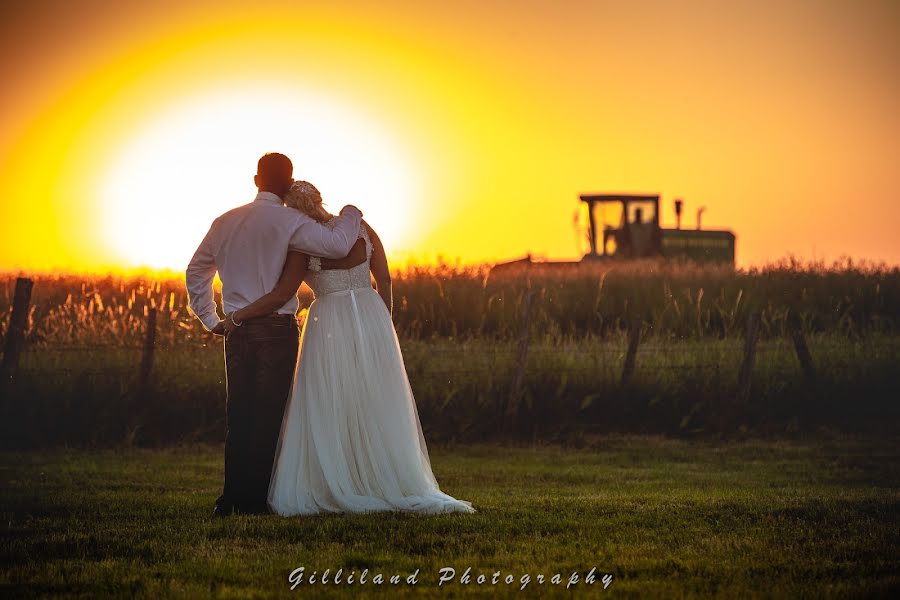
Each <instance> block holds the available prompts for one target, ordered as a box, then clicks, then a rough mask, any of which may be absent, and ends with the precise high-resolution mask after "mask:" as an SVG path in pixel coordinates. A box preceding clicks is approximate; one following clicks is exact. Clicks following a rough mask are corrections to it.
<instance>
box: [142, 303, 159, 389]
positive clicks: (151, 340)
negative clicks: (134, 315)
mask: <svg viewBox="0 0 900 600" xmlns="http://www.w3.org/2000/svg"><path fill="white" fill-rule="evenodd" d="M155 350H156V309H155V308H151V309H148V311H147V331H146V333H145V335H144V349H143V352H142V353H141V380H140V392H141V395H142V396H143V395H145V394H146V393H147V389H148V386H149V384H150V374H151V373H152V372H153V354H154V352H155Z"/></svg>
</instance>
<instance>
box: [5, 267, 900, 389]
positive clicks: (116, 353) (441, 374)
mask: <svg viewBox="0 0 900 600" xmlns="http://www.w3.org/2000/svg"><path fill="white" fill-rule="evenodd" d="M30 287H31V284H30V282H29V280H27V279H20V280H19V281H18V282H17V286H16V292H15V299H14V306H13V310H12V313H11V315H10V321H9V327H8V334H7V335H6V336H5V338H6V339H5V350H4V357H3V380H2V383H3V384H4V385H5V384H6V383H7V382H8V381H10V380H11V379H12V378H13V376H14V375H15V374H16V373H18V374H19V375H28V376H36V375H44V376H46V375H47V374H48V370H49V372H53V373H59V374H78V373H81V374H89V373H95V374H110V375H126V376H127V375H129V374H134V375H135V376H137V377H139V378H140V381H141V385H142V386H145V385H147V384H148V382H149V379H150V377H151V375H152V374H153V373H154V372H155V374H156V376H164V377H174V376H181V375H189V374H197V373H207V374H217V375H219V376H221V375H222V374H224V369H223V368H222V363H221V362H220V361H221V354H222V350H223V345H222V341H221V339H215V338H212V337H209V338H208V341H206V340H203V339H202V338H197V337H194V336H193V334H191V336H190V337H188V338H187V339H185V340H183V341H182V342H179V341H178V340H176V339H175V338H170V336H167V338H166V339H161V338H160V337H159V336H158V332H157V313H158V312H159V311H158V309H157V308H155V307H150V308H146V307H145V310H144V313H145V322H144V327H143V329H144V331H143V332H142V338H143V339H141V336H140V335H135V334H136V333H139V332H136V331H130V332H129V335H128V338H127V339H126V340H123V341H122V343H116V342H114V341H109V340H104V341H97V342H96V343H95V342H90V343H88V342H80V343H54V342H53V341H52V340H48V339H37V340H31V341H30V342H29V341H28V340H26V336H25V331H26V327H27V316H28V315H29V314H30V313H31V312H32V311H31V310H30V309H29V301H30ZM532 295H533V293H532V292H528V294H526V296H525V298H524V301H523V303H522V312H521V314H520V327H519V329H520V332H519V335H518V339H504V340H496V341H490V340H486V341H485V340H481V341H480V342H479V343H477V344H475V345H474V346H473V347H470V344H471V341H470V340H466V339H462V340H459V339H457V340H455V341H450V340H448V339H441V340H434V341H433V342H428V341H424V340H404V341H401V346H407V350H410V351H409V352H407V350H404V354H405V356H406V359H407V361H406V362H407V367H408V370H409V371H410V375H411V379H412V378H414V379H417V380H420V381H426V380H428V381H436V380H439V379H447V378H453V377H462V376H468V377H472V376H486V377H507V376H509V373H512V376H511V377H512V380H513V385H512V388H513V391H511V394H512V395H515V394H520V393H521V387H522V385H523V382H524V379H525V378H526V377H527V376H528V374H529V373H532V372H540V373H543V374H545V373H550V374H551V375H553V376H559V377H563V376H567V375H572V376H583V375H586V374H589V373H600V372H605V373H610V372H618V373H620V374H621V375H620V380H621V382H622V383H626V382H627V381H628V380H629V379H630V378H631V377H632V376H633V374H634V372H635V371H637V372H639V373H671V372H676V371H681V372H687V371H712V372H714V373H716V376H717V377H721V376H722V372H728V373H730V372H731V371H734V370H737V371H738V372H739V378H738V385H739V387H741V388H743V389H747V388H748V387H749V381H750V379H751V376H752V372H753V371H754V370H760V369H761V370H764V371H765V372H767V373H778V374H790V373H794V374H796V373H800V374H801V375H802V376H803V377H805V378H806V379H807V380H809V381H810V382H814V380H815V379H816V376H817V375H816V365H815V363H814V361H813V358H812V356H813V355H812V353H811V352H810V350H809V343H808V341H807V339H806V335H805V333H804V330H803V329H802V328H801V327H798V328H796V329H794V330H792V331H791V333H790V337H788V338H768V339H760V324H761V313H760V312H754V313H751V315H750V317H749V318H748V320H747V324H746V328H745V330H744V332H743V337H742V338H729V339H724V340H722V339H710V340H708V343H707V342H705V341H704V340H702V339H690V340H683V341H679V340H671V339H668V338H665V341H663V339H661V338H659V337H657V336H650V337H649V338H648V339H644V336H645V335H646V334H647V331H646V327H645V326H644V323H643V322H642V321H641V319H639V318H635V319H632V320H631V321H630V322H629V328H628V331H627V332H626V335H619V336H612V337H610V338H585V339H584V340H572V341H570V340H563V341H561V340H559V339H551V340H549V341H548V340H547V339H545V338H542V337H541V335H540V332H535V331H533V330H534V329H536V327H534V326H533V318H532V317H533V314H532V302H531V298H532ZM32 308H33V307H32ZM107 333H108V332H107ZM686 347H689V348H688V350H693V352H689V351H686ZM865 350H866V352H867V353H868V354H869V355H871V354H872V353H873V352H874V353H878V352H881V351H886V352H892V353H896V351H897V346H896V345H895V344H891V343H883V342H875V343H867V344H866V346H865ZM169 351H171V353H172V354H178V356H177V358H176V360H177V364H176V365H172V364H169V363H170V360H169V359H170V356H168V355H167V354H168V353H169ZM186 353H189V354H190V355H191V356H190V360H182V359H183V358H184V357H185V355H186ZM205 353H208V355H207V356H203V354H205ZM213 353H215V354H216V355H217V356H216V360H215V361H213V360H212V356H213ZM132 354H133V355H134V356H130V355H132ZM791 354H793V356H794V358H792V359H790V362H788V358H787V357H788V356H789V355H791ZM123 355H124V356H123ZM686 355H687V356H690V357H691V358H692V360H683V359H682V360H677V359H679V358H681V357H684V356H686ZM773 356H775V357H779V358H782V357H783V358H785V360H784V361H781V362H780V363H779V364H773V362H772V360H771V357H773ZM73 357H74V359H75V360H77V364H65V363H70V362H71V361H72V358H73ZM20 362H21V363H22V364H21V366H20V364H19V363H20ZM110 362H115V363H118V364H109V363H110ZM36 363H42V364H41V366H36ZM573 363H578V364H573ZM443 364H447V365H448V366H447V367H443ZM828 368H829V369H860V368H864V365H860V364H859V363H851V362H847V361H829V362H828Z"/></svg>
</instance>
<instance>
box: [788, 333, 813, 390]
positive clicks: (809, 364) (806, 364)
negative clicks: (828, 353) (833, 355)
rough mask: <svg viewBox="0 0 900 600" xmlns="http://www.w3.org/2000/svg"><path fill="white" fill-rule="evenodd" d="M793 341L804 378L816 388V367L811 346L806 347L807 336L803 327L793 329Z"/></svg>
mask: <svg viewBox="0 0 900 600" xmlns="http://www.w3.org/2000/svg"><path fill="white" fill-rule="evenodd" d="M791 339H793V340H794V350H795V351H796V352H797V360H799V361H800V368H801V369H803V376H804V377H805V378H806V382H807V383H808V384H809V385H810V386H812V387H815V386H816V367H815V365H814V364H813V359H812V355H811V354H810V353H809V346H807V345H806V336H805V335H804V334H803V329H802V328H801V327H793V328H792V329H791Z"/></svg>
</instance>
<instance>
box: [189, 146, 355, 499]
mask: <svg viewBox="0 0 900 600" xmlns="http://www.w3.org/2000/svg"><path fill="white" fill-rule="evenodd" d="M292 176H293V165H292V164H291V161H290V159H288V157H287V156H284V155H283V154H276V153H269V154H266V155H264V156H263V157H262V158H260V159H259V163H258V164H257V170H256V176H255V177H254V181H255V182H256V186H257V187H258V188H259V193H258V194H257V195H256V198H255V199H254V200H253V202H250V203H248V204H245V205H243V206H239V207H237V208H234V209H232V210H229V211H228V212H226V213H225V214H223V215H221V216H219V217H218V218H217V219H216V220H215V221H213V223H212V226H211V227H210V229H209V232H208V233H207V234H206V237H204V238H203V241H202V242H200V246H199V247H198V248H197V251H196V252H195V253H194V256H193V258H192V259H191V262H190V264H189V265H188V267H187V272H186V286H187V292H188V300H189V305H190V308H191V310H192V311H193V313H194V314H195V315H196V316H197V317H198V318H199V319H200V321H201V322H202V323H203V326H204V327H205V328H206V329H207V330H209V331H211V332H212V333H214V334H216V335H224V333H225V321H224V320H220V319H219V316H218V314H217V313H216V304H215V301H214V300H213V289H212V283H213V278H214V277H215V274H216V272H217V271H218V273H219V278H220V279H221V281H222V304H223V307H222V308H223V312H224V314H225V315H226V317H225V318H226V319H231V314H232V313H233V312H234V311H236V310H238V309H240V308H242V307H244V306H247V305H248V304H250V303H252V302H253V301H254V300H256V299H258V298H259V297H260V296H263V295H265V294H266V293H268V292H270V291H271V290H272V289H273V288H274V287H275V284H276V283H277V282H278V279H279V277H280V275H281V271H282V267H283V266H284V261H285V258H286V257H287V253H288V251H289V250H295V251H299V252H305V253H307V254H311V255H314V256H320V257H324V258H326V259H343V263H342V262H341V261H334V262H332V264H326V261H323V265H322V266H323V268H329V267H330V268H346V267H348V266H353V265H354V264H356V263H358V262H360V261H359V259H358V257H354V256H347V255H348V253H349V252H350V251H351V249H353V250H354V254H357V253H359V250H360V248H361V250H362V252H363V256H362V258H363V260H364V259H365V254H364V253H365V247H364V246H363V245H358V246H355V244H356V242H357V235H358V232H359V225H360V219H361V218H362V213H361V212H360V211H359V209H357V208H356V207H354V206H345V207H344V208H343V209H342V210H341V214H340V216H339V217H338V219H337V220H336V224H335V226H334V227H333V228H332V229H329V228H328V227H325V226H324V225H322V224H320V223H318V222H316V221H314V220H313V219H311V218H310V217H308V216H306V215H304V214H303V213H301V212H299V211H297V210H294V209H292V208H288V207H286V206H284V205H283V204H282V200H281V197H282V196H284V194H285V193H286V192H287V191H288V189H290V187H291V183H292V182H293V179H292ZM344 257H346V258H344ZM298 304H299V301H298V300H297V297H296V296H295V297H293V298H292V299H291V300H289V301H288V303H287V304H285V305H284V306H282V307H281V308H280V309H278V310H277V311H276V312H274V313H272V314H270V315H266V316H264V317H258V318H255V319H248V320H247V321H244V322H234V323H233V324H234V325H235V326H236V329H234V331H233V332H232V333H230V334H229V335H228V336H227V338H226V339H225V372H226V390H227V401H226V402H227V404H226V435H225V484H224V488H223V490H222V495H221V496H219V497H218V499H217V500H216V504H215V508H214V510H213V515H215V516H227V515H230V514H232V513H234V512H238V513H244V514H248V513H249V514H262V513H266V512H269V510H268V505H267V497H268V490H269V479H270V477H271V474H272V465H273V463H274V460H275V452H276V446H277V443H278V435H279V432H280V428H281V419H282V416H283V414H284V407H285V403H286V402H287V399H288V394H289V393H290V389H291V382H292V381H293V376H294V368H295V366H296V362H297V353H298V346H299V328H298V325H297V320H296V317H295V314H296V312H297V308H298Z"/></svg>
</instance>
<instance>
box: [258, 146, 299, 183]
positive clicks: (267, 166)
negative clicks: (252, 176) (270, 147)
mask: <svg viewBox="0 0 900 600" xmlns="http://www.w3.org/2000/svg"><path fill="white" fill-rule="evenodd" d="M256 174H257V175H259V178H260V179H261V180H262V181H263V182H264V183H276V182H280V181H284V180H285V179H290V178H291V176H292V175H293V174H294V165H293V164H292V163H291V159H289V158H288V157H287V156H285V155H284V154H279V153H278V152H266V153H265V154H263V155H262V158H260V159H259V162H258V163H256Z"/></svg>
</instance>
